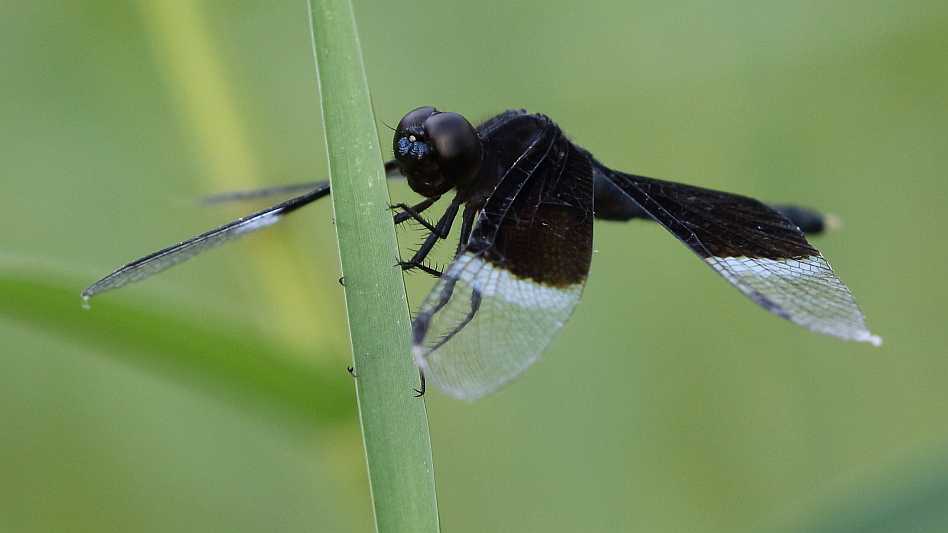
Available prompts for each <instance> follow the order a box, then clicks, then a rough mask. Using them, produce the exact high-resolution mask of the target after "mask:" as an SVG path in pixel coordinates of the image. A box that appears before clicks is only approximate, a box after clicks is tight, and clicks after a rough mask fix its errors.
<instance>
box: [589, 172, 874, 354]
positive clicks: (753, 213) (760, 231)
mask: <svg viewBox="0 0 948 533" xmlns="http://www.w3.org/2000/svg"><path fill="white" fill-rule="evenodd" d="M595 172H597V173H602V174H603V175H605V177H606V178H608V179H609V180H610V181H612V182H613V183H614V184H615V185H616V186H617V187H618V188H619V189H620V190H621V191H622V192H623V193H625V194H626V195H628V196H629V198H631V199H632V200H634V201H635V202H636V203H637V204H639V206H641V208H642V209H643V210H644V211H646V212H647V213H648V214H649V215H650V216H651V217H652V218H654V219H655V220H656V221H657V222H659V223H660V224H661V225H662V226H664V227H665V228H666V229H668V230H669V231H670V232H672V233H673V234H674V235H675V236H676V237H678V238H679V239H680V240H681V241H682V242H683V243H685V244H686V245H687V246H688V247H689V248H691V250H692V251H694V252H695V253H696V254H698V256H699V257H701V258H702V259H703V260H704V261H705V262H706V263H708V265H709V266H711V268H713V269H714V270H715V271H717V272H718V273H719V274H721V275H722V276H723V277H724V279H726V280H728V281H729V282H730V283H731V284H732V285H734V286H735V287H737V288H738V289H739V290H740V291H741V292H743V293H744V294H746V295H747V296H748V297H749V298H750V299H751V300H753V301H754V302H756V303H757V304H759V305H760V306H762V307H763V308H764V309H766V310H768V311H770V312H772V313H774V314H776V315H778V316H780V317H782V318H785V319H787V320H790V321H791V322H794V323H796V324H799V325H801V326H803V327H805V328H807V329H810V330H812V331H815V332H817V333H823V334H826V335H832V336H835V337H839V338H842V339H846V340H855V341H862V342H869V343H871V344H874V345H876V346H878V345H879V344H880V343H881V342H882V340H881V339H880V338H879V337H878V336H876V335H873V334H872V333H870V331H869V330H868V328H867V327H866V324H865V318H864V317H863V314H862V312H861V311H860V310H859V307H858V306H857V305H856V301H855V300H854V298H853V295H852V293H851V292H850V291H849V288H847V287H846V285H845V284H844V283H843V282H842V281H840V279H839V278H838V277H836V274H835V273H834V272H833V269H832V268H831V267H830V265H829V263H827V262H826V259H824V258H823V255H822V254H821V253H820V251H819V250H817V249H816V248H814V247H813V246H812V245H811V244H810V243H809V242H807V240H806V237H805V236H804V234H803V232H802V231H801V230H800V228H798V227H797V225H796V224H794V223H793V222H791V221H790V220H789V219H787V217H785V216H784V215H782V214H780V213H778V212H777V211H775V210H774V209H772V208H770V207H767V206H766V205H764V204H762V203H761V202H758V201H757V200H754V199H752V198H747V197H744V196H739V195H736V194H728V193H724V192H719V191H714V190H710V189H702V188H700V187H692V186H690V185H683V184H680V183H674V182H668V181H661V180H656V179H652V178H646V177H643V176H635V175H632V174H624V173H621V172H615V171H612V170H609V169H606V168H605V167H598V168H596V170H595Z"/></svg>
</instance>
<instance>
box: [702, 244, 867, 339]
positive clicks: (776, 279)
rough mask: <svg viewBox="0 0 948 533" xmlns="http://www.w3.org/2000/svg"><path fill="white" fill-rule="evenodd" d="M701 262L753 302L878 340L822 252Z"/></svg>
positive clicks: (808, 324)
mask: <svg viewBox="0 0 948 533" xmlns="http://www.w3.org/2000/svg"><path fill="white" fill-rule="evenodd" d="M705 261H706V262H707V263H708V264H709V265H711V267H712V268H714V269H715V270H716V271H717V272H718V273H719V274H721V275H722V276H724V278H725V279H726V280H728V281H729V282H731V283H732V284H733V285H734V286H735V287H737V288H738V289H740V291H741V292H743V293H744V294H746V295H747V296H748V297H750V298H751V299H752V300H754V301H755V302H757V303H758V304H760V305H762V306H763V307H765V308H766V309H767V310H769V311H771V312H773V313H776V314H777V315H780V316H782V317H783V318H786V319H787V320H790V321H791V322H794V323H795V324H799V325H801V326H803V327H805V328H807V329H810V330H811V331H815V332H817V333H823V334H826V335H832V336H834V337H839V338H841V339H846V340H853V341H860V342H868V343H870V344H872V345H874V346H879V345H881V344H882V339H881V338H880V337H879V336H878V335H873V334H872V333H870V332H869V330H868V328H867V327H866V322H865V317H864V316H863V314H862V311H860V310H859V307H858V306H857V305H856V301H855V299H854V298H853V295H852V293H851V292H849V289H848V288H847V287H846V285H845V284H844V283H843V282H842V281H840V279H839V278H838V277H836V274H835V273H834V272H833V269H832V268H831V267H830V265H829V263H827V262H826V260H825V259H824V258H823V257H822V256H819V255H815V256H809V257H806V258H800V259H764V258H753V257H709V258H707V259H705ZM814 294H817V295H819V296H820V297H819V298H814V297H813V295H814Z"/></svg>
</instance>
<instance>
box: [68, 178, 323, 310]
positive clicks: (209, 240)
mask: <svg viewBox="0 0 948 533" xmlns="http://www.w3.org/2000/svg"><path fill="white" fill-rule="evenodd" d="M314 187H315V188H314V189H313V190H311V191H310V192H308V193H306V194H303V195H300V196H297V197H295V198H290V199H289V200H287V201H285V202H282V203H280V204H277V205H275V206H273V207H270V208H267V209H264V210H262V211H257V212H256V213H253V214H252V215H248V216H245V217H243V218H239V219H237V220H234V221H233V222H228V223H227V224H224V225H223V226H220V227H217V228H215V229H212V230H211V231H208V232H205V233H202V234H200V235H198V236H196V237H191V238H190V239H187V240H185V241H181V242H179V243H178V244H175V245H172V246H169V247H167V248H164V249H162V250H158V251H157V252H154V253H151V254H148V255H146V256H145V257H142V258H140V259H136V260H135V261H132V262H131V263H129V264H127V265H125V266H123V267H121V268H118V269H117V270H115V271H114V272H112V273H111V274H109V275H108V276H105V277H104V278H102V279H100V280H99V281H97V282H95V283H93V284H92V285H90V286H89V287H87V288H86V289H85V290H84V291H82V299H83V301H86V302H88V301H89V299H90V298H92V297H93V296H95V295H97V294H99V293H101V292H105V291H109V290H112V289H117V288H119V287H123V286H125V285H128V284H129V283H134V282H136V281H141V280H143V279H145V278H147V277H150V276H153V275H155V274H157V273H159V272H161V271H163V270H166V269H168V268H171V267H173V266H174V265H177V264H178V263H181V262H182V261H187V260H188V259H191V258H192V257H194V256H196V255H198V254H200V253H203V252H206V251H207V250H210V249H211V248H214V247H216V246H220V245H221V244H224V243H225V242H229V241H232V240H234V239H236V238H238V237H240V236H243V235H246V234H248V233H250V232H253V231H256V230H258V229H262V228H265V227H267V226H271V225H273V224H276V223H277V222H279V221H280V220H282V219H283V217H285V216H286V215H288V214H289V213H292V212H293V211H295V210H297V209H299V208H300V207H303V206H304V205H306V204H309V203H311V202H313V201H315V200H318V199H320V198H322V197H324V196H326V195H328V194H329V182H328V181H324V182H320V183H316V184H314Z"/></svg>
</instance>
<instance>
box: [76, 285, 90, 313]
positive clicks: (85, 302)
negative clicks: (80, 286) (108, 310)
mask: <svg viewBox="0 0 948 533" xmlns="http://www.w3.org/2000/svg"><path fill="white" fill-rule="evenodd" d="M92 295H93V293H92V291H90V290H89V289H86V290H84V291H82V294H80V295H79V297H80V298H81V299H82V308H83V309H85V310H87V311H88V310H89V309H92V304H91V303H90V302H89V301H90V300H91V299H92Z"/></svg>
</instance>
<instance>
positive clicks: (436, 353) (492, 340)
mask: <svg viewBox="0 0 948 533" xmlns="http://www.w3.org/2000/svg"><path fill="white" fill-rule="evenodd" d="M592 223H593V215H592V175H591V167H590V163H589V159H588V158H587V157H586V156H585V154H582V153H580V152H578V151H575V150H573V149H572V145H571V143H570V142H569V141H567V140H566V139H565V138H563V137H562V134H561V133H560V131H559V128H557V127H556V126H555V125H553V124H549V127H548V129H546V130H544V131H542V132H541V133H540V134H539V135H538V136H537V138H535V139H534V141H533V143H532V144H531V145H530V146H529V148H527V150H526V152H525V153H524V154H522V155H521V156H520V157H519V158H518V159H517V160H516V162H515V163H514V164H513V165H512V167H511V168H510V169H509V171H508V172H507V173H506V175H504V176H503V178H502V179H501V181H500V182H499V184H498V186H497V188H496V189H495V190H494V192H493V193H492V194H491V196H490V198H489V199H488V201H487V203H486V204H485V206H484V208H483V210H481V212H480V213H479V215H478V218H477V221H476V223H475V225H474V228H473V230H472V232H471V237H470V238H469V239H468V240H467V242H466V243H465V244H464V246H462V248H461V251H460V252H459V253H458V255H457V257H456V258H455V260H454V261H453V262H452V263H451V264H450V265H449V266H448V267H447V269H446V270H445V272H444V274H443V275H442V277H441V279H440V280H439V281H438V283H437V284H436V285H435V287H434V289H432V291H431V293H430V294H429V295H428V297H427V298H426V299H425V301H424V302H423V303H422V305H421V307H420V310H419V312H418V314H417V315H416V318H415V321H414V322H413V329H414V332H413V334H414V349H413V353H414V358H415V362H416V364H417V365H418V366H419V367H420V368H421V369H422V371H423V372H424V374H425V376H426V378H427V379H428V380H429V381H430V382H432V383H434V384H435V385H436V386H437V387H438V388H440V389H441V390H443V391H444V392H446V393H447V394H450V395H452V396H454V397H457V398H461V399H466V400H473V399H476V398H478V397H481V396H483V395H485V394H488V393H490V392H492V391H494V390H496V389H497V388H499V387H500V386H502V385H503V384H505V383H507V382H508V381H510V380H512V379H513V378H515V377H516V376H517V375H519V374H520V373H521V372H523V371H524V370H526V368H527V367H528V366H530V364H532V363H533V362H534V361H536V359H537V358H538V357H539V355H540V353H541V352H542V351H543V349H544V348H545V347H546V346H547V345H548V344H549V342H550V341H551V340H552V339H553V337H554V336H555V334H556V333H557V332H558V331H559V329H560V328H561V327H562V326H563V324H564V323H565V322H566V320H567V319H568V318H569V316H570V314H571V313H572V311H573V308H574V307H575V305H576V303H577V301H579V298H580V295H581V294H582V290H583V286H584V285H585V282H586V276H587V274H588V272H589V262H590V259H591V257H592Z"/></svg>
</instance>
